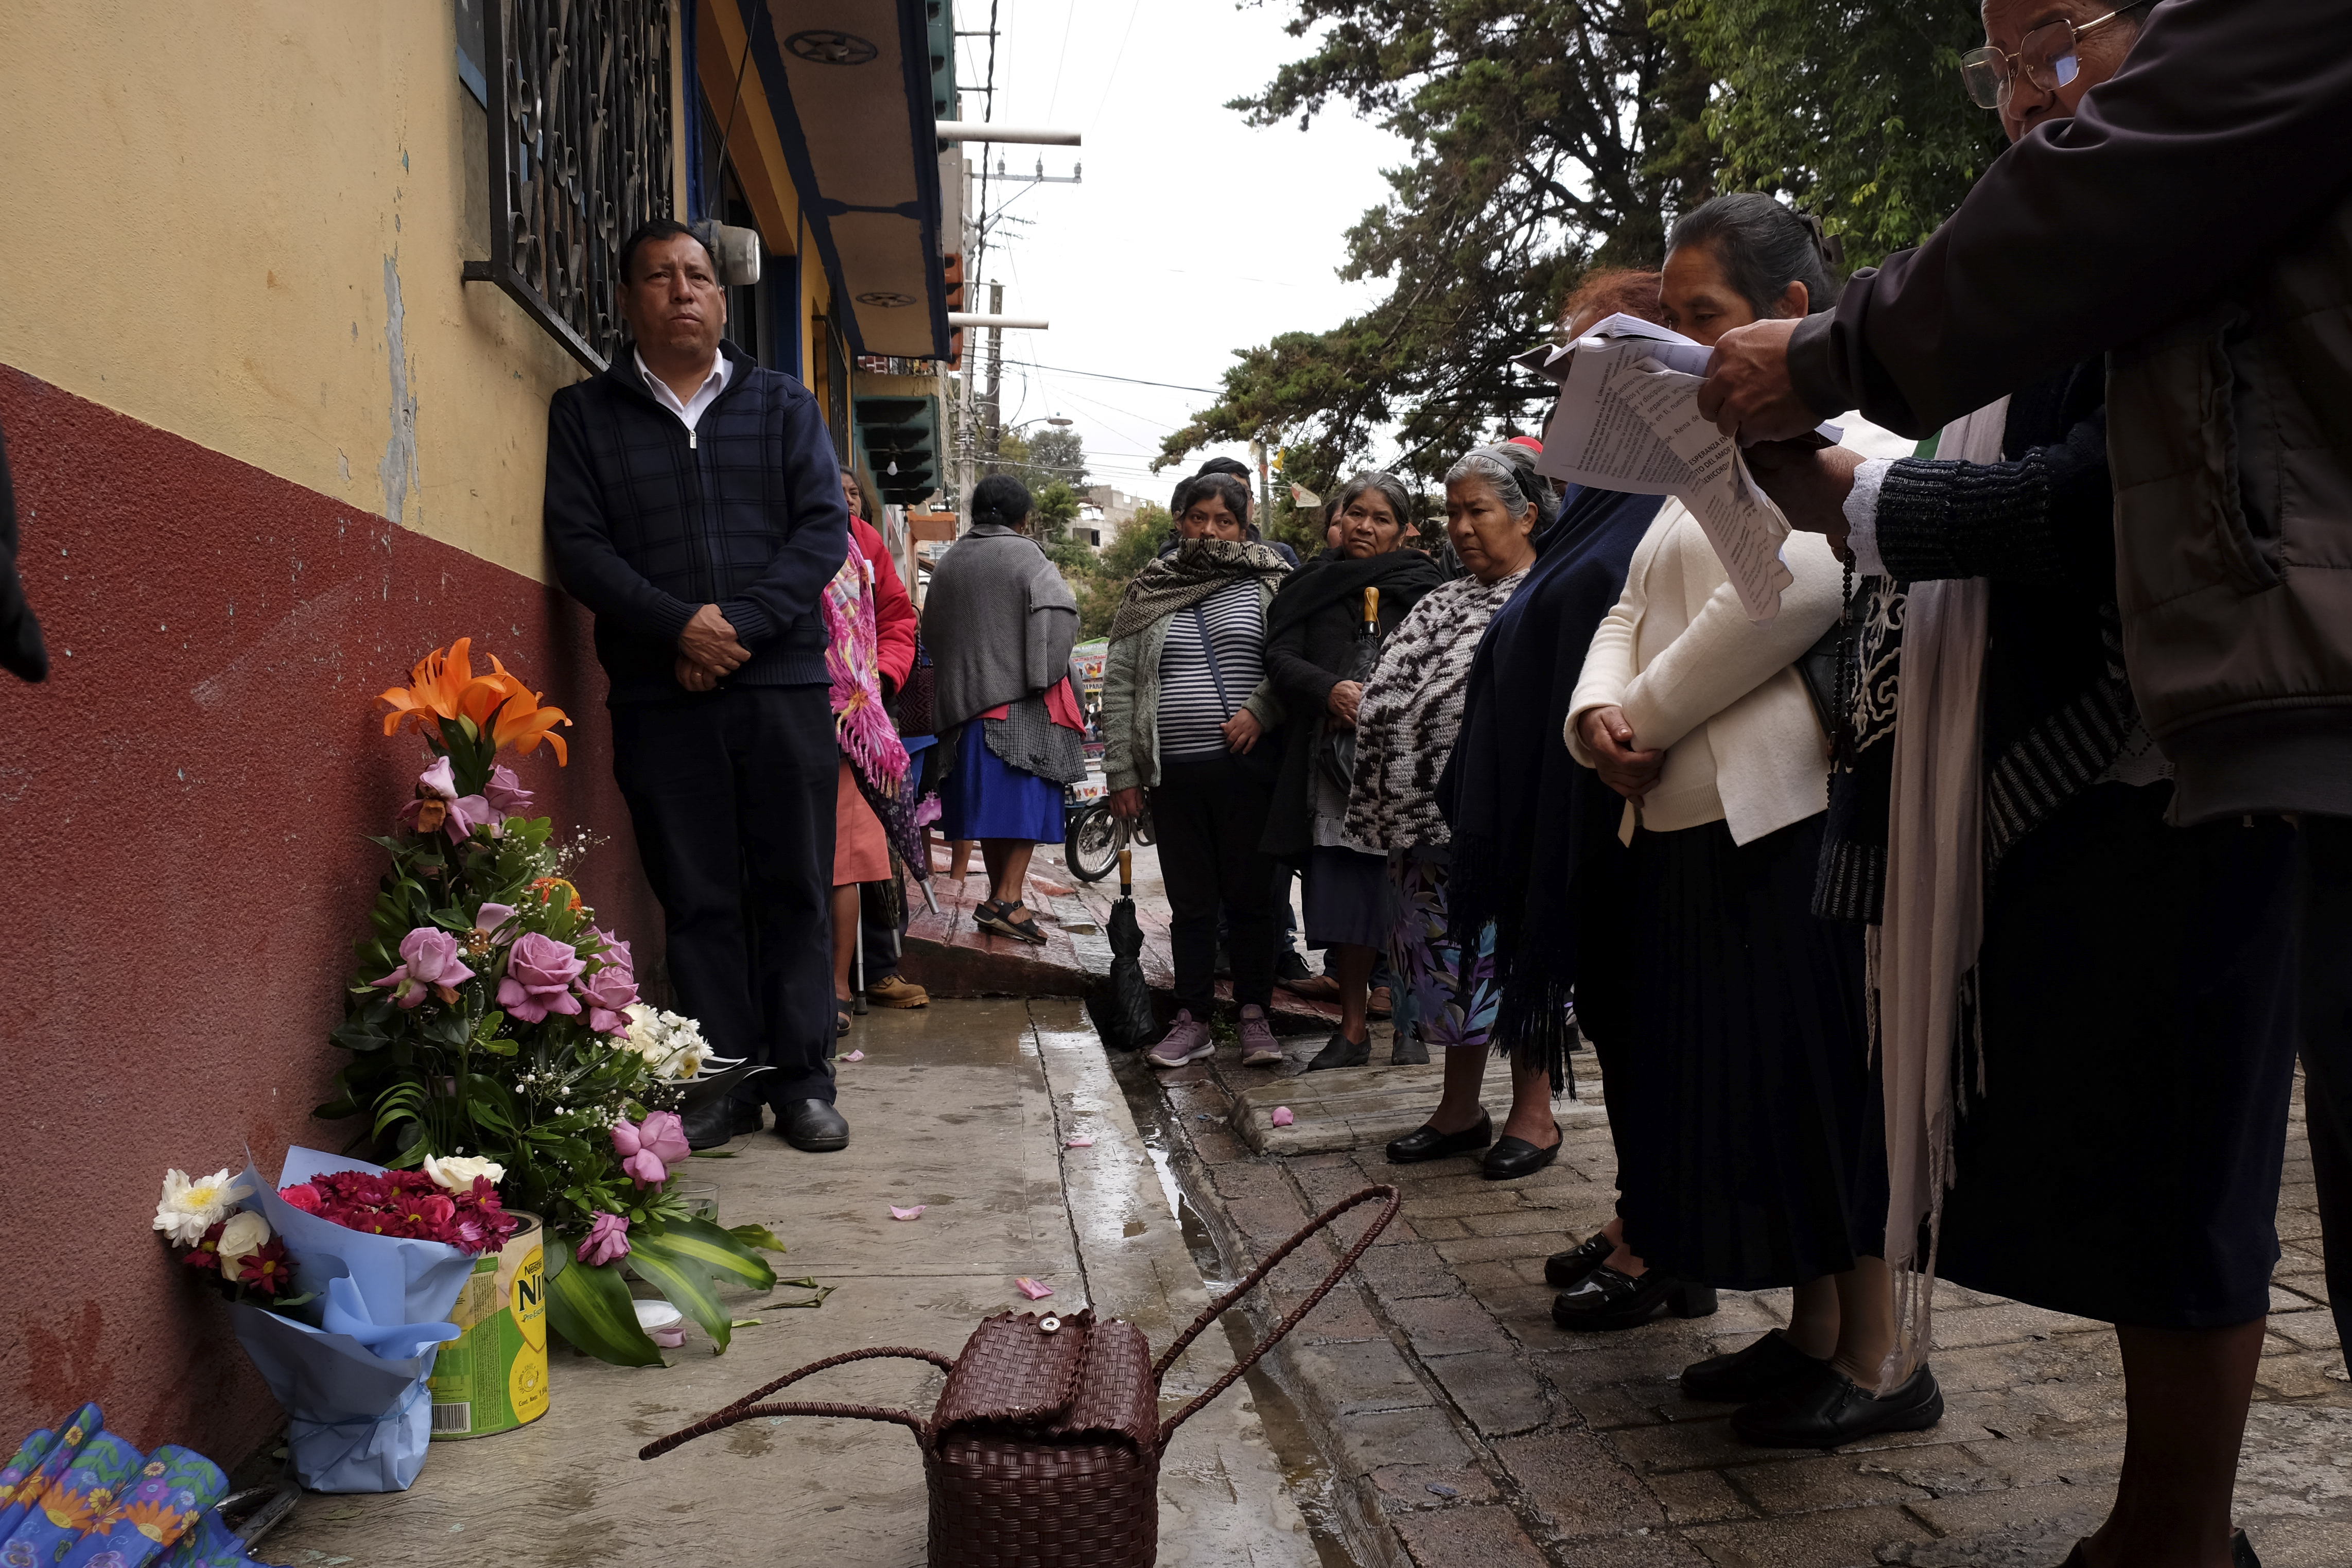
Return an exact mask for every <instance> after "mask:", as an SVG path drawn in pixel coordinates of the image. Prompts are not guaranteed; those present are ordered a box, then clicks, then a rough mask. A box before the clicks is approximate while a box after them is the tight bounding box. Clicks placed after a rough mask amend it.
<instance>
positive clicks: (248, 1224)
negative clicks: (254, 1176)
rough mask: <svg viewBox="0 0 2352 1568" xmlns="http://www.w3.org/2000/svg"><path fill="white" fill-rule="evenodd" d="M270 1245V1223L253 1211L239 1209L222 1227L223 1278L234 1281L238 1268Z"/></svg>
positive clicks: (221, 1266) (221, 1261) (220, 1251)
mask: <svg viewBox="0 0 2352 1568" xmlns="http://www.w3.org/2000/svg"><path fill="white" fill-rule="evenodd" d="M268 1245H269V1222H268V1220H266V1219H264V1218H262V1217H261V1216H260V1215H257V1214H256V1213H254V1212H253V1211H252V1210H251V1209H239V1210H238V1211H237V1212H236V1213H235V1214H233V1215H229V1216H228V1223H227V1224H226V1225H225V1226H221V1237H220V1247H219V1249H218V1250H219V1253H220V1271H221V1278H222V1279H230V1280H233V1279H236V1277H237V1272H238V1266H239V1265H240V1264H242V1263H243V1262H244V1261H245V1260H246V1259H247V1258H250V1257H252V1256H253V1255H254V1254H255V1253H257V1252H258V1251H260V1250H261V1249H262V1248H263V1247H267V1246H268Z"/></svg>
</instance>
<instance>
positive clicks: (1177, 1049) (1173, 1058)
mask: <svg viewBox="0 0 2352 1568" xmlns="http://www.w3.org/2000/svg"><path fill="white" fill-rule="evenodd" d="M1216 1050H1217V1044H1216V1042H1215V1041H1214V1040H1213V1039H1211V1038H1210V1037H1209V1025H1208V1021H1207V1020H1206V1019H1202V1018H1195V1017H1194V1016H1192V1011H1191V1010H1190V1009H1189V1008H1188V1009H1185V1010H1184V1011H1181V1012H1179V1013H1178V1014H1177V1015H1176V1021H1175V1022H1174V1023H1172V1024H1171V1025H1169V1026H1168V1033H1167V1034H1166V1035H1165V1036H1163V1037H1161V1038H1160V1043H1159V1044H1158V1045H1156V1046H1154V1047H1151V1065H1152V1066H1153V1067H1156V1068H1181V1067H1182V1066H1183V1065H1184V1064H1185V1063H1187V1062H1197V1061H1203V1060H1206V1059H1207V1058H1210V1057H1212V1056H1214V1055H1215V1054H1216Z"/></svg>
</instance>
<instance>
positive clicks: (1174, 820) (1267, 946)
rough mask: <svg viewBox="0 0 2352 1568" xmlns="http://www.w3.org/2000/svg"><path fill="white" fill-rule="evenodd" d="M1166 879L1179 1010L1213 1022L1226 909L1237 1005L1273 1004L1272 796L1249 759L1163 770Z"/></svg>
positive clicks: (1157, 815) (1159, 792)
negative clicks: (1267, 842)
mask: <svg viewBox="0 0 2352 1568" xmlns="http://www.w3.org/2000/svg"><path fill="white" fill-rule="evenodd" d="M1150 795H1151V822H1152V826H1153V829H1154V831H1156V832H1157V833H1158V835H1159V848H1160V880H1161V881H1162V882H1163V883H1165V884H1166V886H1167V889H1168V909H1169V921H1168V946H1169V949H1170V953H1171V957H1173V958H1174V959H1175V961H1176V1005H1178V1006H1179V1007H1182V1008H1186V1009H1188V1010H1189V1011H1190V1012H1191V1013H1192V1016H1194V1017H1196V1018H1206V1017H1207V1016H1209V1006H1210V1004H1211V1003H1212V1002H1213V1001H1214V1000H1215V997H1216V991H1217V983H1216V977H1215V970H1216V963H1217V912H1218V908H1219V906H1220V905H1222V906H1223V910H1224V914H1225V921H1226V942H1225V952H1226V955H1227V956H1228V957H1229V958H1230V959H1231V960H1232V961H1233V966H1234V1001H1235V1002H1237V1003H1240V1004H1243V1005H1248V1004H1250V1003H1253V1002H1255V1004H1257V1005H1259V1006H1261V1007H1266V1006H1271V1005H1273V1002H1274V947H1275V943H1276V941H1278V940H1279V938H1278V936H1277V934H1276V933H1277V932H1278V931H1280V930H1281V922H1280V920H1279V918H1278V917H1277V915H1276V912H1275V908H1274V859H1273V857H1271V856H1269V855H1266V854H1264V853H1263V852H1261V851H1260V850H1259V848H1258V841H1259V840H1260V839H1262V838H1264V837H1265V813H1266V807H1267V806H1268V805H1270V804H1271V803H1272V801H1273V799H1274V786H1273V784H1272V783H1271V782H1270V781H1267V780H1264V779H1261V778H1259V777H1258V776H1257V774H1256V773H1255V772H1254V771H1252V769H1251V768H1250V767H1249V765H1248V764H1247V763H1244V761H1243V760H1242V759H1241V758H1239V757H1234V756H1221V757H1186V758H1178V759H1173V760H1171V761H1169V762H1166V763H1161V764H1160V783H1159V784H1158V785H1157V786H1156V787H1154V788H1153V789H1152V790H1151V791H1150Z"/></svg>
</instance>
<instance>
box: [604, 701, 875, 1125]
mask: <svg viewBox="0 0 2352 1568" xmlns="http://www.w3.org/2000/svg"><path fill="white" fill-rule="evenodd" d="M840 762H841V751H840V748H839V747H838V746H837V745H836V744H835V741H834V734H833V713H832V710H831V709H830V707H829V706H828V705H827V703H826V700H825V689H824V687H822V686H747V687H736V688H732V689H724V690H719V691H713V692H709V693H707V694H705V695H702V696H682V697H681V698H680V699H679V700H676V701H671V702H659V703H645V704H629V705H625V706H622V707H617V708H614V710H613V775H614V778H616V779H617V780H618V781H619V782H620V785H621V794H622V795H623V797H624V798H625V799H626V800H627V801H628V803H629V818H630V820H631V822H632V823H634V824H635V827H636V832H637V850H638V853H639V854H640V855H641V856H642V857H643V858H644V861H645V868H646V880H647V881H649V882H651V883H652V884H653V889H654V896H655V897H656V898H658V899H659V900H661V904H662V912H663V914H664V915H665V916H666V917H667V928H668V931H669V973H670V978H671V980H672V981H673V982H674V983H675V984H676V985H677V1006H678V1011H680V1012H682V1013H685V1014H688V1016H692V1017H694V1018H696V1019H698V1020H699V1021H700V1023H701V1025H702V1034H703V1037H704V1038H705V1039H707V1040H709V1042H710V1044H711V1047H712V1048H713V1049H715V1050H716V1051H718V1052H719V1054H720V1055H722V1056H730V1057H737V1056H740V1057H749V1058H751V1059H752V1060H753V1061H755V1062H758V1063H761V1065H763V1066H766V1067H769V1068H773V1069H774V1070H773V1071H772V1072H764V1073H759V1074H756V1075H754V1076H753V1077H752V1078H751V1080H750V1082H749V1083H748V1084H747V1085H745V1086H744V1088H743V1089H740V1090H739V1091H738V1093H739V1095H740V1097H741V1098H743V1099H746V1100H761V1099H764V1100H767V1101H768V1103H770V1104H771V1105H775V1106H779V1107H781V1106H784V1105H787V1104H790V1103H792V1102H793V1101H797V1100H825V1101H827V1102H830V1101H831V1100H832V1099H833V1097H834V1088H833V1042H834V1012H833V920H832V896H833V832H834V823H833V805H834V791H835V784H836V781H835V770H836V769H837V768H838V767H839V766H840Z"/></svg>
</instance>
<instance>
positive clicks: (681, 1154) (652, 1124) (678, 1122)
mask: <svg viewBox="0 0 2352 1568" xmlns="http://www.w3.org/2000/svg"><path fill="white" fill-rule="evenodd" d="M637 1138H638V1141H639V1142H642V1143H643V1144H644V1145H645V1146H646V1149H648V1150H650V1151H651V1152H652V1153H653V1156H654V1158H656V1159H657V1160H659V1161H661V1162H662V1163H664V1164H667V1165H675V1164H677V1163H679V1162H681V1161H683V1160H685V1159H686V1158H688V1155H689V1154H691V1153H692V1152H693V1151H692V1147H691V1146H690V1145H689V1144H688V1142H687V1141H686V1119H685V1118H684V1117H682V1116H680V1115H678V1113H677V1111H675V1110H656V1111H655V1112H653V1113H652V1114H651V1115H649V1116H647V1117H646V1119H645V1121H642V1122H640V1123H638V1125H637Z"/></svg>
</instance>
